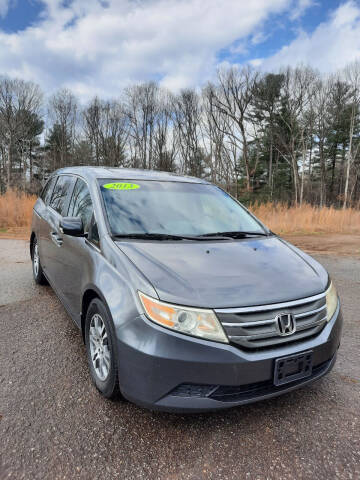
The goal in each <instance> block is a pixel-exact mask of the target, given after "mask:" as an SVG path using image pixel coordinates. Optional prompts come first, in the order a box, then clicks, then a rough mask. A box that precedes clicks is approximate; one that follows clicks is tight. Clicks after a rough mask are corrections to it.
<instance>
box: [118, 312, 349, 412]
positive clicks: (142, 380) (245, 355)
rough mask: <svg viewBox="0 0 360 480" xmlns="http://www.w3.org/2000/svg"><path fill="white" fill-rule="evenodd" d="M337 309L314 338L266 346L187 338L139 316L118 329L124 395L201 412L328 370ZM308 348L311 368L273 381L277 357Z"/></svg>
mask: <svg viewBox="0 0 360 480" xmlns="http://www.w3.org/2000/svg"><path fill="white" fill-rule="evenodd" d="M342 323H343V319H342V314H341V310H340V306H338V308H337V311H336V312H335V314H334V316H333V318H332V319H331V320H330V321H329V322H328V323H327V324H326V326H325V327H324V329H323V330H322V331H321V332H320V334H319V335H317V336H316V337H313V338H310V339H307V340H305V341H299V342H294V343H289V344H286V345H283V346H281V347H276V348H271V349H270V348H268V349H266V350H259V351H257V352H254V351H245V350H241V349H239V348H237V347H235V346H233V345H228V344H221V343H216V342H210V341H206V340H201V339H197V338H193V337H188V336H185V335H182V334H178V333H176V332H172V331H170V330H167V329H164V328H162V327H160V326H158V325H155V324H154V323H152V322H150V321H149V320H148V319H147V318H146V317H145V316H139V317H137V318H136V319H135V320H133V321H132V322H126V324H124V325H123V327H121V328H120V329H119V330H117V337H118V340H117V341H118V353H119V380H120V389H121V392H122V394H123V395H124V397H125V398H127V399H129V400H130V401H132V402H134V403H136V404H138V405H141V406H144V407H147V408H150V409H152V410H163V411H176V412H200V411H206V410H217V409H222V408H229V407H233V406H237V405H242V404H246V403H251V402H254V401H258V400H263V399H266V398H271V397H274V396H277V395H280V394H283V393H286V392H289V391H291V390H294V389H296V388H299V387H301V386H303V385H306V384H309V383H311V382H313V381H315V380H317V379H319V378H321V377H322V376H324V375H325V374H326V373H328V372H329V371H330V370H331V368H332V367H333V365H334V363H335V361H336V352H337V349H338V347H339V345H340V336H341V329H342ZM307 350H312V351H313V373H312V376H311V377H308V378H306V379H303V380H299V381H297V382H291V383H288V384H286V385H283V386H281V387H275V386H274V385H273V374H274V361H275V359H276V358H279V357H283V356H287V355H292V354H296V353H300V352H303V351H307Z"/></svg>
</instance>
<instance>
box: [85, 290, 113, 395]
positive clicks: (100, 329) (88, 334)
mask: <svg viewBox="0 0 360 480" xmlns="http://www.w3.org/2000/svg"><path fill="white" fill-rule="evenodd" d="M85 344H86V353H87V359H88V364H89V369H90V375H91V378H92V380H93V382H94V384H95V386H96V388H97V389H98V390H99V392H100V393H101V394H102V395H103V396H104V397H106V398H116V397H119V396H120V395H119V393H120V392H119V379H118V367H117V365H118V363H117V362H118V356H117V350H116V340H115V333H114V328H113V324H112V320H111V319H110V316H109V314H108V312H107V309H106V307H105V305H104V304H103V302H102V301H101V300H100V299H99V298H95V299H94V300H92V302H91V303H90V305H89V308H88V310H87V312H86V321H85Z"/></svg>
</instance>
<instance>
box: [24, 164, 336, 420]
mask: <svg viewBox="0 0 360 480" xmlns="http://www.w3.org/2000/svg"><path fill="white" fill-rule="evenodd" d="M30 253H31V259H32V265H33V274H34V279H35V281H36V282H37V283H39V284H42V283H46V282H49V283H50V285H51V286H52V288H53V289H54V290H55V292H56V294H57V295H58V297H59V299H60V300H61V302H62V303H63V305H64V307H65V308H66V310H67V312H68V314H69V315H70V317H71V318H72V319H73V321H74V322H75V324H76V325H77V326H78V327H79V329H80V331H81V333H82V337H83V339H84V342H85V345H86V351H87V360H88V364H89V370H90V375H91V377H92V380H93V382H94V384H95V385H96V387H97V388H98V390H99V391H100V392H101V393H102V394H103V395H104V396H105V397H108V398H110V397H114V396H115V395H122V396H123V397H125V398H126V399H128V400H130V401H133V402H135V403H136V404H138V405H142V406H145V407H148V408H150V409H153V410H168V411H178V412H185V411H188V412H196V411H204V410H215V409H219V408H228V407H233V406H236V405H241V404H246V403H250V402H254V401H257V400H261V399H265V398H270V397H273V396H276V395H279V394H282V393H285V392H289V391H291V390H294V389H296V388H298V387H300V386H303V385H306V384H309V383H310V382H313V381H315V380H317V379H319V378H320V377H322V376H324V375H325V374H326V373H328V372H329V371H330V370H331V368H332V367H333V365H334V363H335V359H336V352H337V349H338V347H339V344H340V335H341V327H342V315H341V311H340V304H339V299H338V295H337V293H336V289H335V286H334V284H333V282H332V281H331V279H330V278H329V275H328V273H327V272H326V270H325V269H324V268H323V267H322V266H321V265H320V264H319V263H318V262H317V261H315V260H314V259H313V258H311V257H310V256H309V255H307V254H305V253H304V252H302V251H301V250H299V249H298V248H296V247H294V246H293V245H291V244H290V243H288V242H286V241H285V240H283V239H281V238H280V237H278V236H277V235H276V234H274V233H273V232H271V231H270V230H269V229H268V228H266V227H265V226H264V225H263V224H262V223H261V222H260V221H259V220H258V219H256V218H255V217H254V216H253V215H252V214H251V213H250V212H249V211H248V210H246V209H245V208H244V207H243V206H242V205H241V204H240V203H238V202H237V201H236V200H235V199H234V198H232V197H231V196H230V195H228V194H227V193H226V192H225V191H223V190H222V189H221V188H219V187H217V186H215V185H213V184H211V183H209V182H207V181H205V180H200V179H197V178H191V177H183V176H177V175H174V174H170V173H163V172H153V171H146V170H134V169H116V168H100V167H99V168H93V167H73V168H65V169H62V170H59V171H57V172H55V173H54V174H53V175H51V177H50V178H49V180H48V182H47V183H46V185H45V187H44V189H43V191H42V193H41V196H40V198H39V199H38V200H37V202H36V204H35V206H34V213H33V221H32V229H31V238H30Z"/></svg>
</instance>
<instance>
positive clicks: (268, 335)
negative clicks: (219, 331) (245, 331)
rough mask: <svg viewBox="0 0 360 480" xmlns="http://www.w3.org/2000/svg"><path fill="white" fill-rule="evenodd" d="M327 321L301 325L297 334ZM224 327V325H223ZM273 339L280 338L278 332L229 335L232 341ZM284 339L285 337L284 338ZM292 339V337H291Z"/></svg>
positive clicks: (322, 320)
mask: <svg viewBox="0 0 360 480" xmlns="http://www.w3.org/2000/svg"><path fill="white" fill-rule="evenodd" d="M326 320H327V317H323V318H321V319H320V320H318V321H317V322H312V323H306V324H305V325H300V326H297V327H296V331H297V332H301V331H303V330H308V329H309V328H313V327H318V326H319V325H321V324H322V323H325V322H326ZM223 325H224V324H223ZM272 337H276V338H277V337H278V335H277V332H276V331H273V332H268V333H259V334H258V335H229V338H231V339H239V338H240V339H241V338H246V340H256V339H257V338H261V339H262V338H272ZM282 338H284V337H282ZM289 339H291V337H289Z"/></svg>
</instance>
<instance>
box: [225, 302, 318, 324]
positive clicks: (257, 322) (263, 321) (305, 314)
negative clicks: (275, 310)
mask: <svg viewBox="0 0 360 480" xmlns="http://www.w3.org/2000/svg"><path fill="white" fill-rule="evenodd" d="M325 308H326V305H323V306H322V307H320V308H316V309H315V310H309V311H308V312H303V313H298V314H297V315H294V317H295V318H296V319H298V318H305V317H309V316H310V315H314V313H318V312H321V311H322V310H324V309H325ZM326 318H327V317H325V319H326ZM270 323H275V317H274V318H271V319H270V320H259V321H255V322H240V323H228V322H222V325H223V326H224V327H257V326H258V325H268V324H270Z"/></svg>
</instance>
